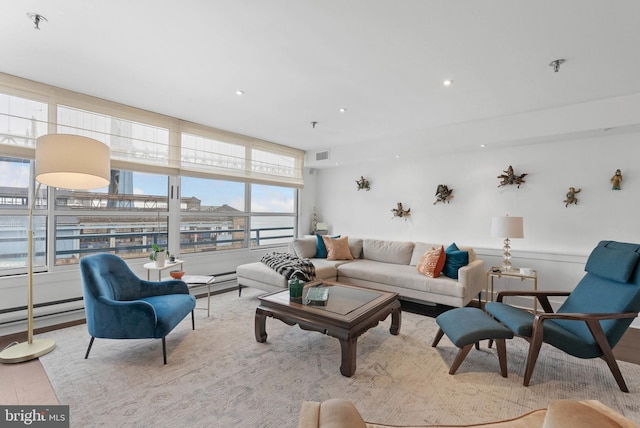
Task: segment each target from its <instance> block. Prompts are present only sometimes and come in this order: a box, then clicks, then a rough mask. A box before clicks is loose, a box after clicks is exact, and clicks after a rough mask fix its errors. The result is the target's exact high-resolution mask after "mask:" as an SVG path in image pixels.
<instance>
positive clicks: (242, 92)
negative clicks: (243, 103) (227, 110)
mask: <svg viewBox="0 0 640 428" xmlns="http://www.w3.org/2000/svg"><path fill="white" fill-rule="evenodd" d="M236 95H244V91H240V90H237V91H236Z"/></svg>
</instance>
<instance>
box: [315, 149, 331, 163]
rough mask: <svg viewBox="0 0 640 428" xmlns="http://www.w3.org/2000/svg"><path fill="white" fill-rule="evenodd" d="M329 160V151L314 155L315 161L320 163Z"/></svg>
mask: <svg viewBox="0 0 640 428" xmlns="http://www.w3.org/2000/svg"><path fill="white" fill-rule="evenodd" d="M327 159H329V151H328V150H327V151H324V152H317V153H316V160H317V161H322V160H327Z"/></svg>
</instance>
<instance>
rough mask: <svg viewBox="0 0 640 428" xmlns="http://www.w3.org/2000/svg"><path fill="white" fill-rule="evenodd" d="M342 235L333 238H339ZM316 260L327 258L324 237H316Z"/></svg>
mask: <svg viewBox="0 0 640 428" xmlns="http://www.w3.org/2000/svg"><path fill="white" fill-rule="evenodd" d="M339 237H340V235H335V236H331V238H339ZM316 247H317V249H316V259H326V258H327V247H326V246H325V245H324V241H323V240H322V235H316Z"/></svg>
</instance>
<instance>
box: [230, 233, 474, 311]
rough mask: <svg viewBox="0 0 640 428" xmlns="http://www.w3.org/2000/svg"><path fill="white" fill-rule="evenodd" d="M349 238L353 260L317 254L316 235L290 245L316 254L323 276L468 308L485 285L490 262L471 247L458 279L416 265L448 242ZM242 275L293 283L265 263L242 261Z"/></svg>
mask: <svg viewBox="0 0 640 428" xmlns="http://www.w3.org/2000/svg"><path fill="white" fill-rule="evenodd" d="M348 243H349V250H350V252H351V255H352V256H353V260H327V259H325V258H316V257H315V256H316V249H317V246H316V237H310V238H300V239H295V240H294V241H293V242H291V243H290V244H289V252H290V253H293V254H295V255H297V256H298V257H303V258H309V259H311V261H312V262H313V264H314V266H315V269H316V278H317V279H319V280H323V279H325V280H334V281H339V282H341V283H345V284H351V285H357V286H360V287H366V288H371V289H376V290H384V291H392V292H396V293H398V294H399V296H400V297H401V298H403V299H407V300H413V301H419V302H431V303H439V304H443V305H448V306H457V307H462V306H466V305H467V304H468V303H469V302H470V301H471V300H473V299H474V298H475V297H477V296H478V294H479V293H480V292H481V291H482V290H484V288H485V284H486V278H485V269H484V262H483V261H482V260H480V259H478V258H477V257H476V253H475V251H474V250H473V249H472V248H470V247H462V246H461V247H459V249H460V250H462V251H468V253H469V264H467V265H466V266H463V267H460V268H459V269H458V278H457V279H452V278H449V277H447V276H445V275H440V276H439V277H437V278H430V277H428V276H425V275H423V274H421V273H420V272H418V270H417V268H416V265H417V264H418V262H419V260H420V258H421V257H422V255H423V254H424V253H425V252H426V251H428V250H429V249H430V248H431V247H436V248H438V247H440V246H441V245H442V244H429V243H424V242H408V241H404V242H401V241H387V240H377V239H357V238H349V239H348ZM236 274H237V277H238V284H239V286H240V287H244V286H246V287H254V288H258V289H260V290H264V291H276V290H282V289H284V288H287V280H286V279H285V278H284V276H282V275H280V274H278V273H277V272H276V271H274V270H272V269H271V268H269V267H267V266H266V265H265V264H264V263H262V262H255V263H248V264H244V265H240V266H238V267H237V269H236Z"/></svg>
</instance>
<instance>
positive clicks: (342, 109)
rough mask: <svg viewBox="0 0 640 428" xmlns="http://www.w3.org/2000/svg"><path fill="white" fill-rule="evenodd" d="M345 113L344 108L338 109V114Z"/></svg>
mask: <svg viewBox="0 0 640 428" xmlns="http://www.w3.org/2000/svg"><path fill="white" fill-rule="evenodd" d="M346 111H347V109H346V108H344V107H342V108H340V110H339V112H340V113H344V112H346Z"/></svg>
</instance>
